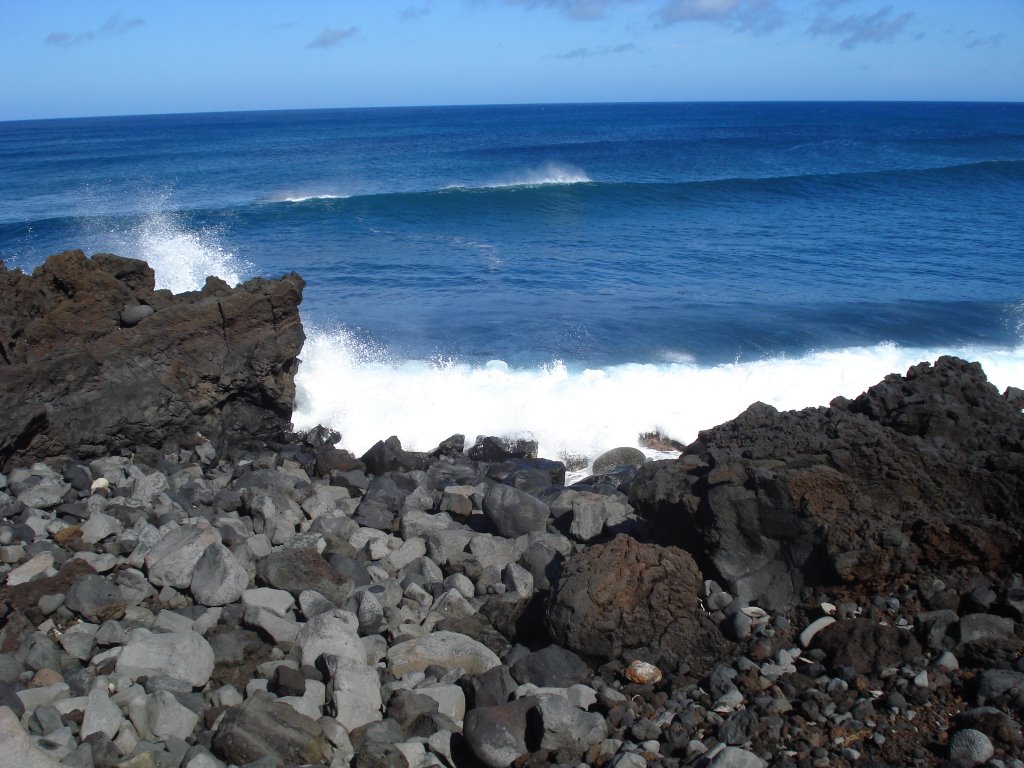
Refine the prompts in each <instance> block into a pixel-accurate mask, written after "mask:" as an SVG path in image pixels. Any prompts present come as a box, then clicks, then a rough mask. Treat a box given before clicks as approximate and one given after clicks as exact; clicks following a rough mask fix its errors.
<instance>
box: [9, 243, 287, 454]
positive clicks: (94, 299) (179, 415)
mask: <svg viewBox="0 0 1024 768" xmlns="http://www.w3.org/2000/svg"><path fill="white" fill-rule="evenodd" d="M304 285H305V284H304V282H303V281H302V278H300V277H299V276H298V275H296V274H294V273H292V274H289V275H285V276H284V277H282V278H279V279H277V280H264V279H262V278H257V279H254V280H250V281H248V282H246V283H244V284H242V285H239V286H238V287H236V288H230V287H229V286H228V285H227V284H226V283H225V282H224V281H222V280H220V279H218V278H214V277H211V278H208V279H207V283H206V286H205V287H204V288H203V290H201V291H193V292H190V293H183V294H180V295H177V296H175V295H172V294H171V293H170V292H169V291H165V290H160V291H157V290H154V275H153V270H152V269H151V268H150V267H149V266H148V265H147V264H146V263H145V262H141V261H137V260H133V259H124V258H121V257H118V256H112V255H110V254H97V255H96V256H94V257H93V258H92V259H87V258H86V257H85V256H84V254H82V252H81V251H67V252H65V253H62V254H59V255H57V256H51V257H50V258H49V259H47V260H46V262H45V263H44V264H43V265H42V266H40V267H39V268H38V269H36V270H35V272H34V273H33V274H32V275H31V276H29V275H26V274H23V273H22V272H20V271H18V270H15V271H7V270H6V269H0V371H2V374H0V412H3V413H4V417H5V418H4V420H3V422H2V425H3V426H2V429H0V467H3V466H10V465H12V464H27V463H31V462H32V461H35V460H38V459H41V458H46V457H50V456H57V455H70V456H77V457H81V458H89V457H94V456H99V455H104V454H110V453H116V452H117V451H118V450H120V449H121V448H125V447H129V446H138V445H148V446H154V447H159V446H161V445H163V444H164V443H165V442H166V441H181V440H188V439H193V440H194V439H195V435H196V433H200V434H202V435H203V436H204V437H205V438H207V439H210V440H214V441H220V442H223V441H224V440H226V439H229V437H230V439H231V440H232V441H235V442H245V441H246V440H250V439H252V440H266V439H276V437H277V436H278V435H279V434H280V432H281V431H282V430H283V429H285V428H287V426H288V422H289V420H290V418H291V410H292V404H293V400H294V395H295V385H294V374H295V370H296V367H297V364H298V361H297V355H298V353H299V350H300V349H301V347H302V342H303V340H304V335H303V332H302V325H301V323H300V321H299V314H298V306H299V302H300V301H301V298H302V289H303V287H304ZM140 307H148V308H149V309H143V310H140V309H139V308H140ZM150 309H151V310H153V311H152V312H149V310H150Z"/></svg>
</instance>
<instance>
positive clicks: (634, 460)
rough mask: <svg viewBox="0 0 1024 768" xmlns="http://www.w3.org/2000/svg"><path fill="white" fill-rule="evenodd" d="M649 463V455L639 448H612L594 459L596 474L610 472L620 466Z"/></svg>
mask: <svg viewBox="0 0 1024 768" xmlns="http://www.w3.org/2000/svg"><path fill="white" fill-rule="evenodd" d="M645 463H647V456H646V455H645V454H644V452H643V451H641V450H640V449H638V448H629V447H624V448H612V449H611V450H610V451H605V452H604V453H602V454H601V455H600V456H598V457H597V458H596V459H594V466H593V470H594V474H595V475H599V474H602V473H603V472H610V471H612V470H613V469H617V468H619V467H642V466H643V465H644V464H645Z"/></svg>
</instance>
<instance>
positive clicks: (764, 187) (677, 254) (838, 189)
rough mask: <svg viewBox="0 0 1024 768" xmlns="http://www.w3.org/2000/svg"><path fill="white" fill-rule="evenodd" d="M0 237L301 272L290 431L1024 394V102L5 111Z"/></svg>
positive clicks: (184, 286)
mask: <svg viewBox="0 0 1024 768" xmlns="http://www.w3.org/2000/svg"><path fill="white" fill-rule="evenodd" d="M0 178H2V179H3V185H4V194H3V195H2V196H0V258H2V259H3V260H4V262H5V263H6V264H7V266H8V267H9V268H10V267H19V268H21V269H24V270H26V271H29V270H31V269H33V268H35V267H36V266H38V265H39V264H40V263H41V262H42V261H43V260H44V259H45V257H46V256H47V255H49V254H52V253H56V252H59V251H62V250H65V249H69V248H81V249H83V250H84V251H86V252H87V253H94V252H101V251H102V252H112V253H117V254H120V255H123V256H132V257H137V258H142V259H146V260H147V261H148V262H149V263H150V264H151V265H152V266H153V267H154V269H155V270H156V275H157V282H158V285H159V286H160V287H166V288H170V289H172V290H174V291H182V290H194V289H197V288H199V287H201V286H202V284H203V282H204V280H205V277H206V275H208V274H216V275H219V276H220V277H222V278H224V279H226V280H228V281H229V282H232V283H234V282H238V281H240V280H244V279H247V278H249V277H253V276H257V275H262V276H276V275H279V274H281V273H283V272H287V271H291V270H294V271H297V272H299V273H300V274H301V275H302V276H303V277H304V278H305V279H306V281H307V283H308V287H307V289H306V292H305V298H304V301H303V304H302V318H303V323H304V325H305V327H306V332H307V336H308V339H307V342H306V345H305V348H304V349H303V352H302V355H301V358H302V362H301V365H300V368H299V373H298V377H297V388H298V398H297V403H296V412H295V416H294V420H295V424H296V426H297V427H298V428H306V427H311V426H313V425H315V424H317V423H322V424H326V425H330V426H332V427H334V428H336V429H338V430H339V431H340V432H341V433H342V443H341V445H342V446H343V447H347V448H349V449H351V450H353V451H355V452H356V453H357V454H358V453H361V452H362V451H364V450H366V449H367V448H368V447H369V446H370V445H372V444H373V443H374V442H376V441H377V440H380V439H383V438H386V437H388V436H389V435H397V436H399V438H401V440H402V442H403V445H405V446H406V447H409V448H413V449H418V450H428V449H430V448H432V447H433V446H435V445H436V444H437V443H438V442H439V441H441V440H442V439H444V438H446V437H448V436H449V435H450V434H452V433H455V432H461V433H464V434H466V435H467V436H468V437H469V438H470V439H472V438H473V437H475V436H476V435H482V434H499V435H517V436H522V435H530V436H533V437H534V438H535V439H537V440H538V441H539V442H540V452H541V454H542V455H544V456H548V457H551V458H557V457H559V456H589V457H594V456H595V455H597V454H598V453H600V452H602V451H604V450H606V449H609V448H612V447H616V446H619V445H635V444H636V443H637V438H638V435H640V434H641V433H645V432H650V431H660V432H662V433H664V434H666V435H668V436H670V437H672V438H675V439H677V440H680V441H682V442H690V441H692V440H693V439H694V438H695V437H696V435H697V432H698V430H700V429H704V428H708V427H711V426H714V425H716V424H718V423H720V422H722V421H725V420H727V419H730V418H732V417H733V416H735V415H736V414H737V413H739V412H740V411H742V410H743V409H744V408H745V407H746V406H747V405H749V404H750V403H752V402H754V401H757V400H761V401H764V402H767V403H770V404H772V405H775V406H776V407H778V408H782V409H788V408H802V407H805V406H814V405H825V404H827V403H828V401H829V400H830V399H831V398H833V397H835V396H837V395H846V396H854V395H856V394H858V393H859V392H861V391H863V390H864V389H865V388H866V387H867V386H869V385H871V384H873V383H875V382H877V381H878V380H880V379H881V378H882V377H883V376H885V375H886V374H889V373H893V372H900V373H902V372H904V371H905V370H906V369H907V368H908V367H909V366H911V365H913V364H915V363H917V362H919V361H922V360H934V359H935V358H936V357H938V356H939V355H942V354H957V355H961V356H964V357H967V358H968V359H972V360H979V361H981V362H982V363H983V365H984V366H985V370H986V372H987V373H988V376H989V378H990V380H991V381H993V383H995V384H996V385H997V386H998V387H999V388H1000V389H1002V388H1005V387H1006V386H1009V385H1017V386H1024V340H1022V336H1024V104H980V103H969V104H960V103H953V104H942V103H940V104H930V103H719V104H716V103H658V104H566V105H532V106H479V107H432V108H391V109H337V110H313V111H282V112H234V113H219V114H193V115H157V116H144V117H109V118H88V119H67V120H45V121H26V122H4V123H0Z"/></svg>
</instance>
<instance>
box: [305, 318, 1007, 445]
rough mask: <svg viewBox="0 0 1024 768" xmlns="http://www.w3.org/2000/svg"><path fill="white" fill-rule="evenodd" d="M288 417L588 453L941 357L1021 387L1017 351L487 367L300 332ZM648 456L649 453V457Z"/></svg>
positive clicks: (808, 397) (415, 437)
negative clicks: (977, 365) (961, 360)
mask: <svg viewBox="0 0 1024 768" xmlns="http://www.w3.org/2000/svg"><path fill="white" fill-rule="evenodd" d="M307 336H308V338H307V341H306V346H305V348H304V349H303V352H302V364H301V365H300V367H299V372H298V375H297V377H296V386H297V389H298V395H297V402H296V411H295V414H294V422H295V424H296V427H297V428H300V429H303V428H309V427H312V426H315V425H316V424H318V423H320V424H324V425H328V426H331V427H333V428H335V429H337V430H338V431H340V432H341V433H342V436H343V438H342V445H343V446H344V447H346V448H348V449H349V450H352V451H353V452H355V453H356V454H357V455H358V454H361V453H363V452H364V451H366V450H367V449H368V448H369V447H370V446H371V445H373V444H374V443H375V442H376V441H378V440H382V439H385V438H387V437H388V436H390V435H397V436H398V437H399V438H400V439H401V440H402V444H403V445H404V446H406V447H407V448H410V449H413V450H430V449H431V448H433V447H434V446H436V445H437V444H438V443H439V442H440V441H441V440H443V439H444V438H446V437H448V436H449V435H451V434H452V433H455V432H460V433H462V434H465V435H466V436H467V438H468V439H469V440H472V439H473V438H475V437H476V436H477V435H509V436H531V437H533V438H534V439H536V440H538V442H539V444H540V455H542V456H545V457H549V458H558V457H561V456H587V457H590V458H591V459H593V458H594V457H595V456H597V455H599V454H600V453H603V452H604V451H605V450H608V449H609V448H614V447H617V446H632V445H636V444H637V440H638V437H639V435H641V434H642V433H648V432H660V433H662V434H664V435H667V436H669V437H671V438H674V439H676V440H679V441H682V442H684V443H686V442H692V441H693V440H694V439H696V437H697V433H698V432H699V431H700V430H702V429H707V428H710V427H713V426H715V425H717V424H720V423H722V422H724V421H727V420H729V419H732V418H734V417H735V416H736V415H737V414H739V413H740V412H742V411H743V410H744V409H745V408H747V406H749V405H750V404H751V403H754V402H756V401H762V402H766V403H768V404H770V405H772V406H774V407H776V408H779V409H780V410H789V409H799V408H804V407H808V406H824V405H827V404H828V403H829V401H830V400H831V399H832V398H834V397H836V396H838V395H845V396H847V397H854V396H856V395H858V394H860V393H861V392H863V391H864V390H865V389H866V388H867V387H869V386H871V385H873V384H876V383H877V382H878V381H880V380H881V379H882V378H883V377H884V376H886V375H887V374H890V373H905V372H906V370H907V369H908V368H909V367H910V366H912V365H915V364H916V363H918V362H921V361H924V360H929V361H934V360H935V359H936V358H937V357H939V356H940V355H942V354H958V355H960V356H962V357H966V358H967V359H971V360H979V361H980V362H981V363H982V365H983V366H984V368H985V371H986V373H987V375H988V377H989V380H990V381H992V382H993V383H994V384H996V386H997V387H999V388H1000V390H1002V389H1003V388H1005V387H1006V386H1009V385H1020V384H1022V383H1024V347H1022V348H1018V349H982V348H973V349H972V348H961V349H923V348H904V347H900V346H898V345H896V344H878V345H875V346H868V347H856V348H849V349H838V350H829V351H821V352H813V353H810V354H807V355H804V356H802V357H794V358H772V359H765V360H758V361H751V362H734V363H727V364H722V365H710V366H708V365H705V366H701V365H696V364H695V363H693V362H692V361H688V360H687V361H681V362H659V363H657V364H641V363H633V364H627V365H616V366H609V367H604V368H587V367H584V366H572V365H569V364H566V363H565V362H563V361H552V362H550V363H549V364H547V365H544V366H539V367H535V368H528V369H517V368H515V367H512V366H510V365H508V364H507V363H506V362H504V361H500V360H492V361H489V362H486V363H478V364H469V363H466V362H460V361H452V360H444V361H429V360H400V359H394V358H392V357H390V356H389V355H388V353H387V351H386V350H384V349H382V348H378V347H372V346H367V345H365V344H361V343H360V342H358V341H357V340H356V339H355V337H354V336H353V335H352V334H351V333H349V332H347V331H335V332H324V331H318V330H312V329H310V330H308V331H307ZM652 455H653V452H652Z"/></svg>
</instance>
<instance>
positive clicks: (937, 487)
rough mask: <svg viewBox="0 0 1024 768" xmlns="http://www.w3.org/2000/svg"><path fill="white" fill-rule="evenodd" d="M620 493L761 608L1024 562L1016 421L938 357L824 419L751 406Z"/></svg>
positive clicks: (1021, 454)
mask: <svg viewBox="0 0 1024 768" xmlns="http://www.w3.org/2000/svg"><path fill="white" fill-rule="evenodd" d="M630 493H631V499H630V500H631V502H632V504H633V505H634V507H635V508H637V510H638V511H640V512H641V513H642V514H644V515H645V516H647V517H648V518H650V519H651V520H652V521H653V522H654V523H655V525H656V527H657V528H658V534H659V536H660V537H661V539H662V540H666V541H671V542H673V543H676V544H679V545H681V546H684V547H686V548H687V549H688V550H690V551H691V552H693V553H694V556H695V558H696V559H697V562H698V563H699V564H700V566H701V568H702V569H703V570H704V572H705V574H706V575H708V576H713V577H716V578H718V579H719V580H720V581H722V582H723V583H724V585H726V586H727V588H728V590H729V591H731V592H732V593H733V594H734V595H736V596H737V597H738V598H739V599H740V600H741V601H743V602H748V603H749V602H753V603H757V604H760V605H762V606H763V607H766V608H781V607H784V606H787V605H791V604H793V603H794V602H795V601H796V599H797V598H798V596H799V593H800V590H801V588H802V587H804V586H813V585H818V584H835V583H844V582H845V583H849V584H860V585H862V586H864V587H870V588H877V589H891V588H893V587H894V586H896V585H897V584H899V583H900V581H901V580H904V579H905V578H906V576H907V574H910V573H917V572H921V571H923V572H928V573H932V574H934V575H938V576H942V575H943V574H947V573H950V572H952V571H954V570H956V569H960V568H970V567H981V568H983V570H986V571H991V572H994V573H999V574H1003V575H1006V574H1009V573H1011V572H1013V571H1015V570H1019V569H1020V567H1021V561H1022V557H1021V556H1022V554H1024V546H1022V544H1024V538H1022V536H1024V526H1022V523H1024V507H1022V504H1024V416H1022V415H1021V411H1020V409H1019V407H1017V405H1015V404H1014V403H1012V402H1011V401H1010V399H1009V398H1008V397H1006V396H1002V395H1000V394H999V392H998V391H997V390H996V388H995V387H993V386H992V385H991V384H990V383H988V381H987V380H986V378H985V374H984V372H983V371H982V369H981V366H980V365H978V364H977V363H968V362H966V361H964V360H960V359H957V358H953V357H943V358H940V359H939V360H938V361H936V363H935V364H934V365H931V364H929V363H921V364H919V365H916V366H914V367H913V368H911V369H910V370H909V371H908V372H907V375H906V376H897V375H892V376H888V377H886V378H885V380H884V381H882V382H880V383H879V384H878V385H876V386H874V387H871V388H870V389H869V390H868V391H867V392H865V393H864V394H862V395H860V396H859V397H857V398H856V399H855V400H852V401H851V400H847V399H845V398H837V399H836V400H834V401H833V402H832V404H831V406H830V407H829V408H807V409H804V410H801V411H790V412H785V413H780V412H778V411H776V410H775V409H774V408H771V407H770V406H767V405H764V404H763V403H756V404H754V405H752V406H751V407H750V408H748V409H747V410H746V411H745V412H744V413H742V414H740V415H739V416H738V417H737V418H735V419H733V420H732V421H729V422H727V423H725V424H722V425H720V426H718V427H715V428H714V429H709V430H707V431H705V432H701V433H700V438H699V440H698V441H697V442H695V443H694V444H692V445H690V446H689V447H688V448H687V449H686V451H685V452H684V453H683V455H682V456H681V457H680V458H679V459H678V460H673V461H662V462H652V463H650V464H647V465H645V466H644V467H642V468H641V469H640V471H639V473H638V474H637V477H636V479H635V480H634V482H633V484H632V486H631V491H630Z"/></svg>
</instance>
